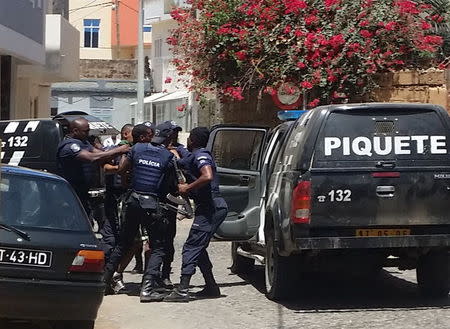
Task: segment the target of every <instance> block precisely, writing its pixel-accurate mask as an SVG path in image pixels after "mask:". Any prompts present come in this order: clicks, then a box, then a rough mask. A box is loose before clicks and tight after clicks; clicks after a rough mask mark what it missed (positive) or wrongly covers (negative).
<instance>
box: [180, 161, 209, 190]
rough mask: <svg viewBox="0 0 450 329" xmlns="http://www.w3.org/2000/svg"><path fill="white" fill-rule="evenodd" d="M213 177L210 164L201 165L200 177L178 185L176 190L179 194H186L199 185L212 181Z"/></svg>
mask: <svg viewBox="0 0 450 329" xmlns="http://www.w3.org/2000/svg"><path fill="white" fill-rule="evenodd" d="M213 178H214V175H213V170H212V167H211V166H203V167H201V168H200V177H199V178H197V179H196V180H195V181H193V182H192V183H191V184H180V185H178V191H179V192H180V194H187V193H189V192H191V191H194V190H197V189H199V188H200V187H202V186H204V185H206V184H208V183H210V182H212V180H213Z"/></svg>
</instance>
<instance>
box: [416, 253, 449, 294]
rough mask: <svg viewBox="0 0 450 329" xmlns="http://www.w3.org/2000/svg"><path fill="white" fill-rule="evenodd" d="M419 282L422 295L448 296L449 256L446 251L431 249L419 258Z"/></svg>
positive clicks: (417, 270)
mask: <svg viewBox="0 0 450 329" xmlns="http://www.w3.org/2000/svg"><path fill="white" fill-rule="evenodd" d="M416 273H417V283H418V284H419V290H420V293H421V295H422V296H424V297H428V298H446V297H448V293H449V290H450V279H449V277H450V271H449V256H448V254H447V252H446V251H430V252H429V253H428V254H426V255H423V256H422V257H420V259H419V263H418V265H417V269H416Z"/></svg>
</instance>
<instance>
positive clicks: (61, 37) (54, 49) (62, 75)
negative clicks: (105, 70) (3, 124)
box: [0, 0, 79, 120]
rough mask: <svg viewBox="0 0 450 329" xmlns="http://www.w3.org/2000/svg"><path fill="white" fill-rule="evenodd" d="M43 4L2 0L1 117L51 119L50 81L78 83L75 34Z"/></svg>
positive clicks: (42, 1) (37, 0)
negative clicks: (47, 12) (49, 13)
mask: <svg viewBox="0 0 450 329" xmlns="http://www.w3.org/2000/svg"><path fill="white" fill-rule="evenodd" d="M46 5H47V1H46V0H14V1H0V104H1V111H0V118H1V119H6V120H7V119H20V118H35V117H48V116H49V115H50V106H49V101H50V83H51V82H54V81H71V80H78V69H79V62H78V60H79V55H78V54H79V51H78V49H77V47H73V44H74V43H75V44H78V42H79V41H78V40H79V33H78V31H77V30H76V29H74V28H73V27H72V26H71V25H70V24H69V23H68V22H67V21H66V20H65V19H64V18H63V17H62V16H61V15H46V9H47V8H46Z"/></svg>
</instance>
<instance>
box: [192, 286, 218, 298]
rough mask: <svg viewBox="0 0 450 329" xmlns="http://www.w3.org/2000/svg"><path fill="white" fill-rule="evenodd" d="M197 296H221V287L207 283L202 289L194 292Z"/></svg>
mask: <svg viewBox="0 0 450 329" xmlns="http://www.w3.org/2000/svg"><path fill="white" fill-rule="evenodd" d="M194 296H195V298H199V299H201V298H219V297H220V296H221V295H220V288H219V286H218V285H217V284H216V285H211V286H210V285H205V288H203V289H202V290H200V291H198V292H196V293H195V294H194Z"/></svg>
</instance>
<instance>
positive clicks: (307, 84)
mask: <svg viewBox="0 0 450 329" xmlns="http://www.w3.org/2000/svg"><path fill="white" fill-rule="evenodd" d="M300 86H301V87H302V88H304V89H311V88H312V87H313V84H312V83H311V82H309V81H303V82H302V83H300Z"/></svg>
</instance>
